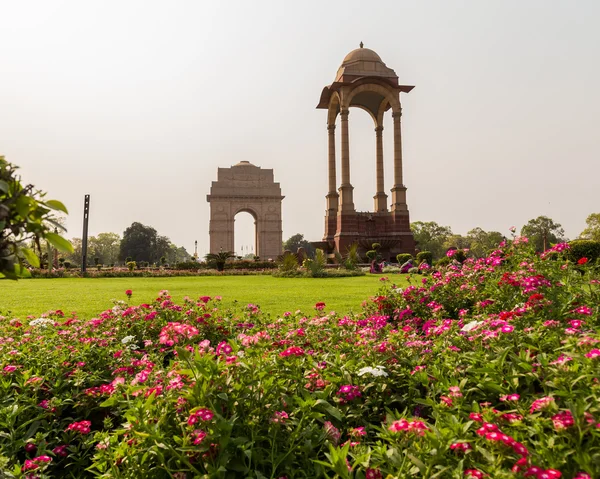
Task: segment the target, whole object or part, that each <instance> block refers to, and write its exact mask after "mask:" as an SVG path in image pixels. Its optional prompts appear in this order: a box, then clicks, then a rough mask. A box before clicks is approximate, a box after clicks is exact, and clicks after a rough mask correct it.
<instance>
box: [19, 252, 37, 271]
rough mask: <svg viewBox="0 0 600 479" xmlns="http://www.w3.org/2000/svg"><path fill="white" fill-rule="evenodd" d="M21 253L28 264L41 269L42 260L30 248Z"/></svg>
mask: <svg viewBox="0 0 600 479" xmlns="http://www.w3.org/2000/svg"><path fill="white" fill-rule="evenodd" d="M21 253H23V256H25V259H26V260H27V262H28V263H29V264H30V265H31V266H33V267H34V268H39V267H40V259H39V258H38V257H37V255H36V254H35V253H34V252H33V251H32V250H31V249H30V248H21Z"/></svg>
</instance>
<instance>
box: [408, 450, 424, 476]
mask: <svg viewBox="0 0 600 479" xmlns="http://www.w3.org/2000/svg"><path fill="white" fill-rule="evenodd" d="M406 455H407V456H408V458H409V459H410V460H411V462H412V463H413V464H414V465H415V466H417V467H418V468H419V471H421V474H425V471H426V470H427V468H426V467H425V464H423V461H421V460H420V459H419V458H417V457H415V456H413V455H412V454H406Z"/></svg>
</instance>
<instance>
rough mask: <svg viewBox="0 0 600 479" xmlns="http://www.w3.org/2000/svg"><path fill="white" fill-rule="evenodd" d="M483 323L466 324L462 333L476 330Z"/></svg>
mask: <svg viewBox="0 0 600 479" xmlns="http://www.w3.org/2000/svg"><path fill="white" fill-rule="evenodd" d="M482 322H483V321H471V322H470V323H469V324H465V325H464V326H463V327H462V329H461V331H464V332H466V333H468V332H469V331H472V330H474V329H475V328H476V327H477V326H479V325H480V324H481V323H482Z"/></svg>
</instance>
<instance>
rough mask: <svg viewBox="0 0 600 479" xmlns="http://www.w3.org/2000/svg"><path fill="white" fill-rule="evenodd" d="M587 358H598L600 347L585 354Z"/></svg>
mask: <svg viewBox="0 0 600 479" xmlns="http://www.w3.org/2000/svg"><path fill="white" fill-rule="evenodd" d="M585 357H586V358H590V359H597V358H599V357H600V349H592V350H591V351H590V352H589V353H587V354H586V355H585Z"/></svg>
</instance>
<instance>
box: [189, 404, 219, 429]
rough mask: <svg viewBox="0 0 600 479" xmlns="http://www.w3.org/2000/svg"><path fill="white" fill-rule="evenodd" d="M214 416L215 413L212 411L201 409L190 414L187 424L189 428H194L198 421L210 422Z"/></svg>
mask: <svg viewBox="0 0 600 479" xmlns="http://www.w3.org/2000/svg"><path fill="white" fill-rule="evenodd" d="M214 416H215V415H214V413H213V412H212V411H211V410H210V409H206V408H200V409H198V410H197V411H194V412H192V414H190V417H189V418H188V421H187V423H188V425H189V426H192V425H194V424H196V423H197V422H198V420H200V421H204V422H206V421H210V420H211V419H212V418H213V417H214Z"/></svg>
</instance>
